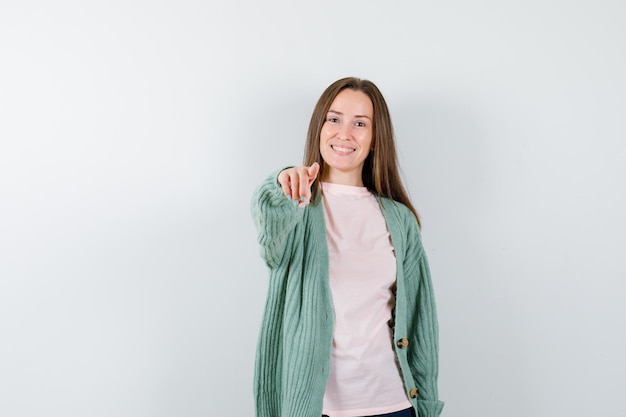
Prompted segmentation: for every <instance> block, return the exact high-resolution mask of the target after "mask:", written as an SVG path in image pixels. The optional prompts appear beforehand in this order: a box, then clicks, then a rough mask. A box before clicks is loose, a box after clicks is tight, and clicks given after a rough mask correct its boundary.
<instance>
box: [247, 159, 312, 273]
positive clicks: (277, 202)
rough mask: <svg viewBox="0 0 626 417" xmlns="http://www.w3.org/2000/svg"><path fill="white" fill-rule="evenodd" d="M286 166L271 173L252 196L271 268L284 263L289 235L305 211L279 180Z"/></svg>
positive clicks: (263, 251) (259, 232) (262, 254)
mask: <svg viewBox="0 0 626 417" xmlns="http://www.w3.org/2000/svg"><path fill="white" fill-rule="evenodd" d="M283 169H284V168H281V169H279V170H277V171H275V172H274V173H272V175H270V176H269V177H267V178H266V179H265V181H263V182H262V183H261V185H260V186H259V187H258V188H257V189H256V191H255V192H254V194H253V196H252V206H251V211H252V219H253V220H254V224H255V225H256V228H257V232H258V240H259V244H260V247H261V249H260V251H261V258H263V260H264V261H265V263H266V264H267V266H268V267H270V268H274V267H276V266H277V265H279V264H280V261H281V259H282V257H283V255H284V254H285V246H286V244H287V237H288V235H289V233H290V232H291V231H292V230H293V228H294V227H295V226H296V224H297V223H298V222H299V221H300V219H301V218H302V215H303V213H304V210H303V209H302V208H298V207H297V205H296V204H295V203H294V202H292V200H291V199H290V198H288V197H287V196H285V194H284V193H283V190H282V188H281V187H280V184H278V182H277V180H276V178H277V176H278V174H279V173H280V172H281V171H282V170H283Z"/></svg>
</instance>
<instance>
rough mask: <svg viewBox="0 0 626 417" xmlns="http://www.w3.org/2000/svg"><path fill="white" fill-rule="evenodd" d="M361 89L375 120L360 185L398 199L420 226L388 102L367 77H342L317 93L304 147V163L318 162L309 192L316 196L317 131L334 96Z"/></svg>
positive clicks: (319, 158) (322, 165)
mask: <svg viewBox="0 0 626 417" xmlns="http://www.w3.org/2000/svg"><path fill="white" fill-rule="evenodd" d="M348 88H349V89H351V90H355V91H361V92H363V93H365V95H367V96H368V97H369V98H370V100H372V105H373V107H374V123H373V132H372V151H370V153H369V155H368V156H367V158H366V159H365V162H364V164H363V172H362V174H361V175H362V179H363V184H364V185H365V187H367V189H368V190H370V191H372V192H373V193H375V194H377V195H379V196H383V197H387V198H390V199H392V200H395V201H398V202H400V203H402V204H404V205H405V206H407V207H408V208H409V209H410V210H411V211H412V212H413V214H414V215H415V218H416V219H417V223H418V224H419V225H420V226H421V222H420V218H419V216H418V214H417V210H415V207H413V204H411V200H410V199H409V196H408V193H407V192H406V189H405V187H404V184H403V183H402V179H401V178H400V170H399V168H398V157H397V155H396V145H395V139H394V133H393V125H392V124H391V116H390V115H389V109H388V108H387V103H386V102H385V99H384V97H383V95H382V93H381V92H380V90H379V89H378V87H376V85H375V84H374V83H373V82H371V81H369V80H362V79H359V78H355V77H348V78H342V79H341V80H337V81H335V82H334V83H332V84H331V85H330V86H329V87H328V88H327V89H326V90H325V91H324V92H323V93H322V95H321V96H320V98H319V100H318V101H317V104H316V105H315V109H314V110H313V114H312V115H311V122H310V123H309V131H308V133H307V140H306V145H305V149H304V165H306V166H311V165H312V164H313V163H314V162H318V163H319V164H320V171H319V174H318V176H317V179H316V180H315V182H314V183H313V184H312V186H311V193H312V195H313V196H317V195H318V192H319V181H320V179H323V178H324V171H325V168H326V163H325V162H324V159H323V158H322V153H321V152H320V134H321V132H322V126H323V125H324V123H325V122H326V116H327V113H328V110H329V109H330V106H331V104H332V103H333V101H334V100H335V97H337V95H338V94H339V93H340V92H341V91H343V90H345V89H348Z"/></svg>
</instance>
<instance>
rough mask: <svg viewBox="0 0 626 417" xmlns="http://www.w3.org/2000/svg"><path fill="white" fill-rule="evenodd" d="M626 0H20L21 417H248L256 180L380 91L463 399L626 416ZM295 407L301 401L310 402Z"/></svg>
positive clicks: (12, 33)
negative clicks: (325, 108)
mask: <svg viewBox="0 0 626 417" xmlns="http://www.w3.org/2000/svg"><path fill="white" fill-rule="evenodd" d="M624 21H626V3H624V2H623V1H622V0H619V1H610V0H604V1H590V0H589V1H585V0H575V1H558V0H544V1H537V0H530V1H529V0H526V1H474V2H465V1H443V2H442V1H439V2H412V1H408V0H391V1H385V2H383V1H338V2H330V1H318V2H310V3H309V4H300V3H298V2H288V1H278V0H268V1H263V2H257V1H242V0H238V1H233V2H195V1H186V0H178V1H164V2H148V1H136V0H126V1H107V2H76V1H56V2H44V1H21V2H16V1H8V0H4V1H1V2H0V60H1V65H0V139H1V142H0V416H3V417H22V416H24V417H26V416H28V417H32V416H64V417H67V416H77V417H78V416H81V417H82V416H93V417H98V416H107V417H110V416H115V417H126V416H128V417H143V416H146V417H153V416H163V417H169V416H186V417H191V416H226V417H230V416H232V417H238V416H251V415H253V402H252V374H253V363H254V352H255V344H256V337H257V332H258V328H259V324H260V316H261V313H262V309H263V304H264V298H265V292H266V289H267V273H266V270H265V266H264V264H263V263H262V261H261V259H260V258H259V256H258V248H257V244H256V236H255V231H254V228H253V224H252V221H251V218H250V214H249V204H250V197H251V193H252V191H253V189H254V187H255V186H256V185H257V184H258V183H259V182H260V181H261V180H262V179H263V178H264V177H265V176H266V175H267V174H269V173H270V172H271V171H273V170H274V169H275V168H277V167H280V166H283V165H287V164H297V163H299V161H300V160H301V157H302V149H303V143H304V137H305V132H306V128H307V124H308V120H309V117H310V113H311V111H312V109H313V105H314V104H315V102H316V100H317V98H318V97H319V95H320V94H321V92H322V90H323V89H324V88H325V87H326V86H327V85H328V84H330V83H331V82H332V81H334V80H336V79H338V78H341V77H344V76H348V75H355V76H359V77H364V78H368V79H371V80H373V81H374V82H375V83H377V84H378V86H379V87H380V88H381V90H382V91H383V93H384V94H385V96H386V98H387V100H388V103H389V106H390V108H391V111H392V117H393V120H394V122H395V127H396V133H397V137H398V138H397V139H398V147H399V149H400V152H401V163H402V168H403V172H404V176H405V178H406V181H407V184H408V186H409V189H410V191H411V194H412V196H413V199H414V201H415V203H416V206H417V207H418V210H419V211H420V212H421V215H422V216H423V223H424V228H423V235H424V242H425V246H426V249H427V252H428V255H429V258H430V262H431V269H432V272H433V278H434V283H435V289H436V293H437V299H438V306H439V317H440V327H441V372H440V394H441V399H442V400H444V401H445V402H446V407H445V409H444V415H445V416H450V417H453V416H458V417H460V416H463V417H473V416H476V417H501V416H508V417H528V416H546V417H553V416H572V417H574V416H576V417H578V416H580V417H582V416H589V415H593V416H595V417H618V416H626V405H625V403H624V401H623V398H622V397H623V390H624V388H625V386H626V385H625V383H624V381H625V380H626V360H625V358H624V352H625V351H626V335H625V331H624V329H625V328H626V308H625V307H624V305H625V303H624V298H625V296H626V283H625V281H626V280H625V279H624V278H626V267H625V263H624V253H625V252H626V227H625V226H626V221H625V220H624V213H626V187H625V186H624V180H625V179H626V117H625V116H626V75H625V74H626V53H625V52H626V25H624ZM290 417H293V416H290Z"/></svg>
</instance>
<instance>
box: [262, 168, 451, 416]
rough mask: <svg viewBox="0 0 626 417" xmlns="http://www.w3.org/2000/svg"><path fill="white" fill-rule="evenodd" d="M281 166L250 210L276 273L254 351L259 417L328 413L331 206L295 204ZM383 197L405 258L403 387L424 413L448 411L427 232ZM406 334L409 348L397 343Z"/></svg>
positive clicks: (399, 301)
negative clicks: (280, 177) (327, 214)
mask: <svg viewBox="0 0 626 417" xmlns="http://www.w3.org/2000/svg"><path fill="white" fill-rule="evenodd" d="M277 173H278V172H276V173H274V174H273V175H271V176H270V177H268V178H267V179H266V180H265V181H264V182H263V183H262V184H261V185H260V187H259V188H258V189H257V190H256V191H255V193H254V196H253V200H252V208H251V209H252V217H253V219H254V222H255V225H256V227H257V231H258V240H259V244H260V246H261V257H262V258H263V260H264V261H265V263H266V264H267V266H268V268H269V275H270V278H269V291H268V296H267V302H266V306H265V314H264V316H263V321H262V325H261V331H260V334H259V340H258V346H257V354H256V366H255V375H254V396H255V404H256V415H257V417H320V416H321V415H322V400H323V397H324V390H325V389H326V380H327V378H328V367H329V363H330V355H331V345H332V339H333V319H334V314H333V303H332V298H331V293H330V287H329V281H328V269H329V267H328V248H327V246H326V227H325V223H324V211H323V207H322V204H321V197H318V198H316V199H314V201H313V203H312V204H310V205H308V206H306V207H300V208H299V207H296V206H295V205H294V204H293V203H292V202H291V201H290V200H289V199H288V198H287V197H285V195H284V193H283V191H282V189H281V187H280V186H279V185H278V183H277V182H276V175H277ZM378 200H379V203H380V206H381V210H382V213H383V216H384V218H385V221H386V223H387V228H388V230H389V233H390V235H391V240H392V243H393V246H394V249H395V255H396V262H397V285H396V287H397V292H396V306H395V317H394V319H395V325H394V341H395V343H394V348H395V351H396V355H397V358H398V362H399V364H400V369H401V373H402V378H403V381H404V387H405V389H406V393H407V397H409V400H410V401H411V403H412V405H413V408H414V409H415V410H416V411H417V415H418V416H419V417H437V416H439V414H440V413H441V409H442V408H443V402H441V401H439V399H438V394H437V373H438V328H437V316H436V308H435V299H434V295H433V288H432V283H431V279H430V272H429V269H428V262H427V260H426V255H425V253H424V249H423V247H422V242H421V237H420V231H419V228H418V225H417V221H416V219H415V216H414V215H413V213H412V212H411V211H410V210H409V209H408V208H407V207H406V206H404V205H403V204H400V203H398V202H395V201H393V200H389V199H386V198H379V199H378ZM403 338H406V339H407V340H408V342H409V343H408V346H406V347H404V346H405V345H404V344H403V343H398V341H399V340H401V339H403ZM415 388H417V390H415ZM416 392H417V397H415V398H410V397H411V393H412V394H413V395H415V393H416Z"/></svg>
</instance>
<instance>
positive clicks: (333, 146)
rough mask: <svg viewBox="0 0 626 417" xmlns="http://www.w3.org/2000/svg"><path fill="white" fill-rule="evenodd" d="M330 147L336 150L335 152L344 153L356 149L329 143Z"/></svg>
mask: <svg viewBox="0 0 626 417" xmlns="http://www.w3.org/2000/svg"><path fill="white" fill-rule="evenodd" d="M330 147H331V148H332V149H333V150H334V151H336V152H339V153H345V154H349V153H352V152H354V151H355V150H356V149H352V148H344V147H342V146H336V145H330Z"/></svg>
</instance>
